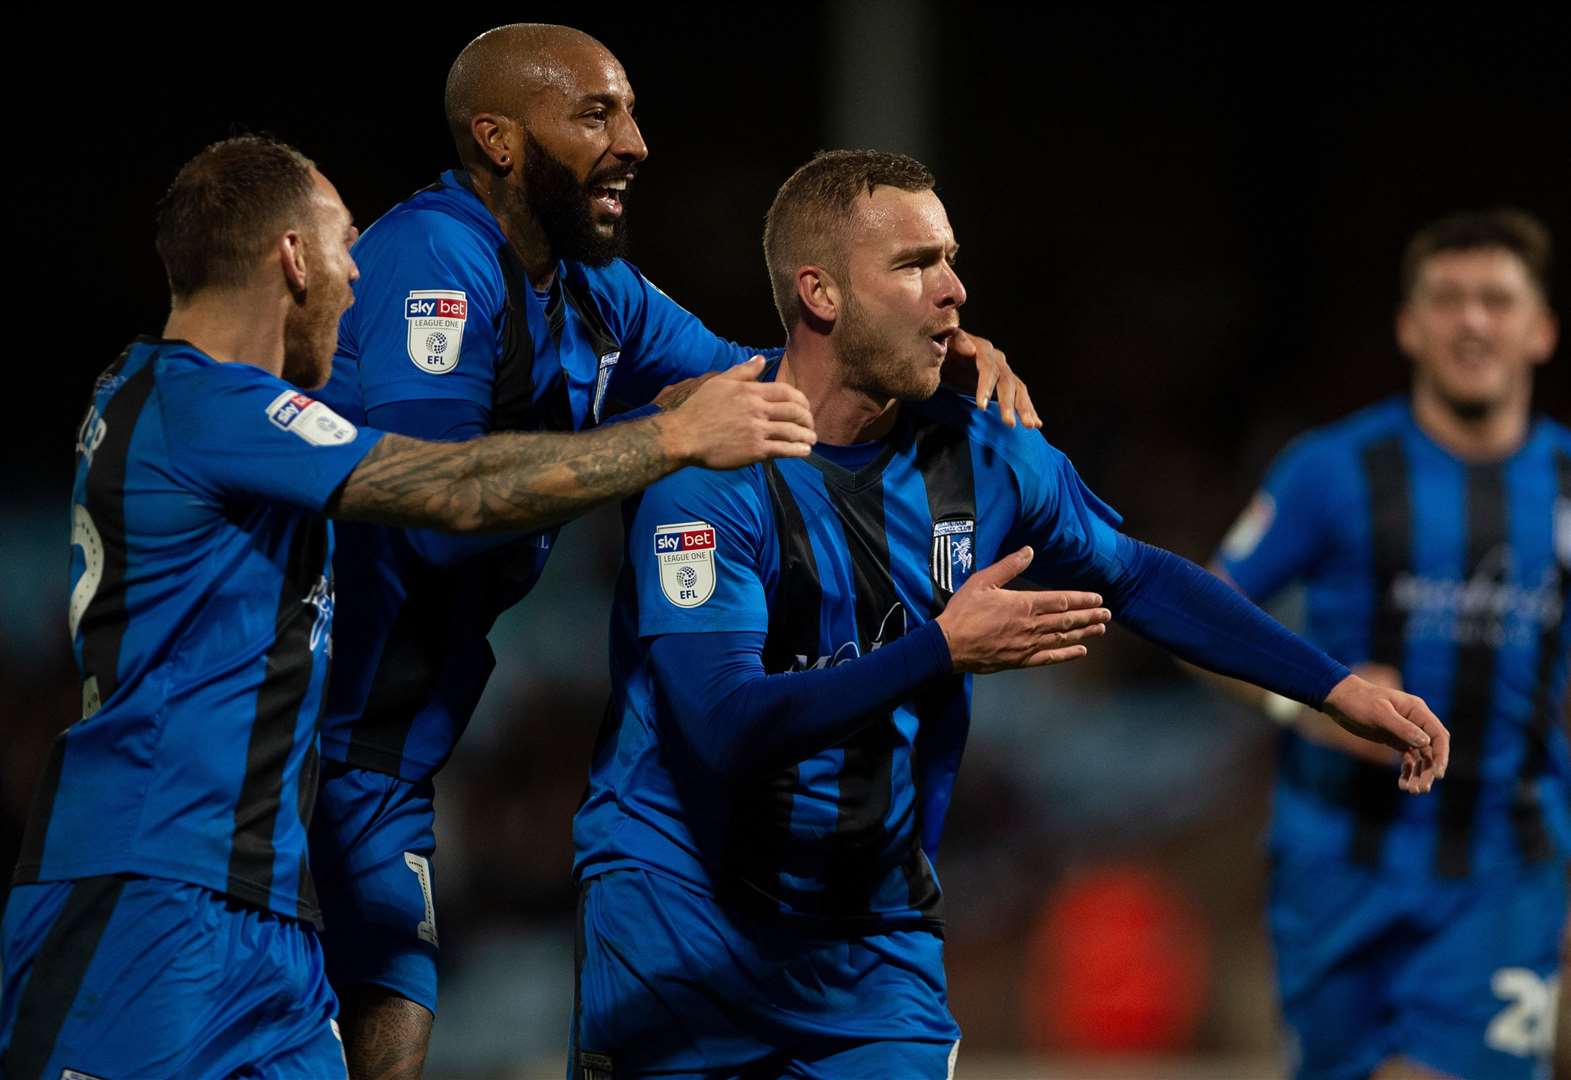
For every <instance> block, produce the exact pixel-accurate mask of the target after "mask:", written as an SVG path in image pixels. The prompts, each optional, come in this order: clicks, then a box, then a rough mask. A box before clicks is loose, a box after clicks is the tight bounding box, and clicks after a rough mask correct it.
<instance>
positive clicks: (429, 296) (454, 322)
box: [404, 289, 469, 375]
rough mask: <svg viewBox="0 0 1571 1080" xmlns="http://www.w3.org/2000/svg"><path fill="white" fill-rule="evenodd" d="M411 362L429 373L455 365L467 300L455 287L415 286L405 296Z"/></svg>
mask: <svg viewBox="0 0 1571 1080" xmlns="http://www.w3.org/2000/svg"><path fill="white" fill-rule="evenodd" d="M404 321H405V322H406V323H407V324H408V327H409V338H408V349H409V359H410V362H411V363H413V364H414V365H415V367H417V368H419V369H420V370H421V371H426V372H430V373H431V374H432V375H446V374H447V373H448V372H449V371H452V370H453V369H454V368H456V367H457V366H458V354H459V352H460V351H462V349H463V347H464V324H465V323H466V322H468V321H469V299H468V297H466V296H465V295H464V294H463V293H462V292H460V291H458V290H456V289H415V290H413V291H412V292H410V294H409V295H408V296H407V297H405V298H404Z"/></svg>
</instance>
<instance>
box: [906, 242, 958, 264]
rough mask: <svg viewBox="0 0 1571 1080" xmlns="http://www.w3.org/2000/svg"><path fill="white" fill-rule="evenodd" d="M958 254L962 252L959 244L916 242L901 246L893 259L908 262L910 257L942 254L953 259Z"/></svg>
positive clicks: (916, 257)
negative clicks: (910, 245)
mask: <svg viewBox="0 0 1571 1080" xmlns="http://www.w3.org/2000/svg"><path fill="white" fill-rule="evenodd" d="M958 254H960V245H959V244H950V245H948V246H945V245H943V244H916V245H914V246H912V247H907V248H901V249H900V250H899V251H897V252H895V253H894V255H893V256H892V257H891V261H893V262H897V263H898V262H906V261H908V260H910V259H918V258H928V257H931V256H933V255H942V256H944V257H945V258H948V259H953V258H954V257H955V256H956V255H958Z"/></svg>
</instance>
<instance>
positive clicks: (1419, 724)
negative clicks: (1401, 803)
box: [1324, 675, 1451, 795]
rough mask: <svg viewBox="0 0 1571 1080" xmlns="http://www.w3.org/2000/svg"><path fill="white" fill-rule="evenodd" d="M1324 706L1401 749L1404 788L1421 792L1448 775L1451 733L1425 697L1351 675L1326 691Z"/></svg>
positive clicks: (1358, 730) (1348, 725)
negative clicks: (1427, 703)
mask: <svg viewBox="0 0 1571 1080" xmlns="http://www.w3.org/2000/svg"><path fill="white" fill-rule="evenodd" d="M1324 711H1325V713H1326V715H1328V716H1329V717H1331V719H1333V720H1335V721H1336V722H1337V723H1338V724H1340V725H1341V726H1342V727H1343V728H1344V729H1346V730H1347V731H1350V732H1352V733H1353V734H1354V735H1358V736H1360V737H1362V738H1365V739H1370V740H1373V741H1374V742H1379V743H1384V744H1385V745H1387V746H1390V747H1393V748H1394V749H1396V750H1398V751H1400V752H1401V755H1402V771H1401V776H1400V777H1399V778H1398V780H1397V786H1398V787H1400V788H1401V789H1402V790H1403V791H1405V792H1408V793H1409V794H1412V795H1418V794H1422V793H1423V792H1426V791H1428V790H1429V789H1430V788H1431V787H1433V786H1434V783H1435V781H1436V780H1438V779H1440V778H1441V777H1443V776H1445V774H1446V766H1447V765H1448V764H1449V763H1450V760H1451V733H1450V732H1448V731H1446V729H1445V725H1444V724H1442V723H1441V722H1440V719H1439V718H1438V717H1437V716H1435V714H1434V713H1433V712H1431V711H1430V709H1429V706H1428V705H1426V704H1424V701H1423V699H1422V698H1419V697H1415V696H1414V695H1412V694H1408V693H1405V692H1403V691H1401V690H1397V689H1395V688H1393V687H1389V686H1381V685H1379V684H1378V683H1375V682H1371V681H1370V680H1368V679H1365V678H1362V677H1360V676H1358V675H1349V676H1348V677H1347V678H1345V679H1343V680H1342V681H1341V682H1339V683H1337V684H1336V686H1335V687H1333V688H1332V690H1331V693H1329V694H1328V695H1326V701H1325V710H1324Z"/></svg>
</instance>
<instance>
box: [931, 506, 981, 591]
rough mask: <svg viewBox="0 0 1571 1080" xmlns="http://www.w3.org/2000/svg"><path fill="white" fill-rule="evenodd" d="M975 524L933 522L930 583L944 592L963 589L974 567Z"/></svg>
mask: <svg viewBox="0 0 1571 1080" xmlns="http://www.w3.org/2000/svg"><path fill="white" fill-rule="evenodd" d="M975 541H976V520H975V519H974V518H958V519H952V520H949V521H935V522H933V581H934V582H936V583H937V585H938V587H939V588H940V589H943V590H944V591H945V592H950V593H952V592H954V591H955V590H956V589H958V588H960V586H962V585H964V584H965V582H966V578H968V577H970V576H971V568H972V567H973V566H975V565H976V543H975Z"/></svg>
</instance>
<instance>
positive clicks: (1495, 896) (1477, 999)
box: [1270, 858, 1567, 1080]
mask: <svg viewBox="0 0 1571 1080" xmlns="http://www.w3.org/2000/svg"><path fill="white" fill-rule="evenodd" d="M1566 901H1567V890H1566V865H1565V864H1564V863H1563V862H1558V861H1553V862H1550V863H1544V864H1539V865H1535V866H1531V867H1526V868H1523V869H1519V870H1505V871H1493V872H1490V873H1488V874H1479V875H1477V876H1475V877H1471V878H1464V879H1461V880H1457V881H1443V880H1435V879H1433V878H1429V877H1427V875H1422V874H1421V873H1419V872H1417V871H1415V874H1414V876H1413V877H1412V878H1401V877H1396V876H1392V875H1389V874H1381V873H1378V872H1371V871H1369V870H1366V869H1363V868H1360V867H1356V866H1352V865H1349V864H1348V863H1345V862H1342V861H1340V860H1331V859H1292V858H1288V859H1282V860H1279V862H1278V865H1277V866H1276V867H1275V869H1274V871H1273V875H1272V883H1271V902H1270V923H1271V938H1272V943H1273V945H1274V947H1275V950H1276V964H1277V982H1278V987H1279V990H1280V993H1281V999H1282V1012H1283V1015H1284V1017H1285V1019H1286V1021H1287V1026H1288V1028H1289V1049H1290V1051H1291V1053H1292V1056H1293V1057H1294V1058H1295V1064H1296V1068H1295V1071H1294V1075H1295V1076H1297V1077H1298V1078H1299V1080H1341V1078H1344V1077H1345V1078H1348V1080H1352V1078H1354V1077H1357V1078H1360V1080H1361V1078H1363V1077H1366V1076H1368V1075H1369V1074H1370V1073H1371V1072H1373V1071H1374V1070H1375V1068H1376V1067H1377V1066H1378V1065H1379V1064H1380V1063H1381V1062H1382V1061H1384V1060H1386V1059H1387V1058H1392V1057H1403V1058H1407V1059H1410V1060H1412V1061H1415V1062H1417V1063H1419V1064H1420V1065H1426V1066H1428V1067H1429V1068H1431V1069H1437V1070H1439V1071H1440V1072H1443V1073H1447V1074H1449V1075H1451V1076H1465V1077H1468V1078H1469V1080H1495V1078H1499V1080H1532V1078H1533V1077H1535V1076H1538V1075H1541V1073H1542V1072H1547V1068H1548V1066H1547V1062H1548V1059H1549V1049H1550V1032H1551V1030H1552V1029H1553V1026H1554V1018H1553V1016H1552V1004H1551V1003H1552V1000H1553V997H1554V986H1555V974H1556V969H1557V966H1558V963H1557V962H1558V955H1559V943H1560V933H1561V928H1562V926H1563V924H1564V921H1565V917H1566Z"/></svg>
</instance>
